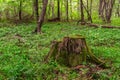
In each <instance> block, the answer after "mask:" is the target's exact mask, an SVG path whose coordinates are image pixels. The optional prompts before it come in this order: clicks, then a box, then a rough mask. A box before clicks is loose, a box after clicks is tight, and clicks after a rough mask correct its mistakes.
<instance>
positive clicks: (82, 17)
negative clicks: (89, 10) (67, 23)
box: [80, 0, 85, 25]
mask: <svg viewBox="0 0 120 80" xmlns="http://www.w3.org/2000/svg"><path fill="white" fill-rule="evenodd" d="M80 8H81V25H83V24H84V22H85V20H84V9H83V0H80Z"/></svg>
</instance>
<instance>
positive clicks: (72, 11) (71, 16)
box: [70, 0, 73, 20]
mask: <svg viewBox="0 0 120 80" xmlns="http://www.w3.org/2000/svg"><path fill="white" fill-rule="evenodd" d="M72 12H73V10H72V0H70V17H71V20H72V17H73V16H72Z"/></svg>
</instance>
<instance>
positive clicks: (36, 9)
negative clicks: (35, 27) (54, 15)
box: [34, 0, 39, 21]
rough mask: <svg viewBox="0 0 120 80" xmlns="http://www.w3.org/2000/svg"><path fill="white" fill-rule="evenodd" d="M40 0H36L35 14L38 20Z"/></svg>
mask: <svg viewBox="0 0 120 80" xmlns="http://www.w3.org/2000/svg"><path fill="white" fill-rule="evenodd" d="M38 9H39V8H38V0H34V11H35V16H36V21H38V19H39V12H38Z"/></svg>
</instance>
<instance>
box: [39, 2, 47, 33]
mask: <svg viewBox="0 0 120 80" xmlns="http://www.w3.org/2000/svg"><path fill="white" fill-rule="evenodd" d="M47 4H48V0H44V1H43V8H42V12H41V15H40V17H39V20H38V25H37V33H41V27H42V23H43V21H44V17H45V14H46V9H47Z"/></svg>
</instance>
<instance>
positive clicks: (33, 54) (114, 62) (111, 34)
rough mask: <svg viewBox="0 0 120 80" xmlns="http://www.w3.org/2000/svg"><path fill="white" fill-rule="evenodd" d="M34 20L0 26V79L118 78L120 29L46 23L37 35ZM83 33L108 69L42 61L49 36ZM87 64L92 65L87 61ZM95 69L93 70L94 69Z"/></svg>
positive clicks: (101, 79) (48, 46)
mask: <svg viewBox="0 0 120 80" xmlns="http://www.w3.org/2000/svg"><path fill="white" fill-rule="evenodd" d="M35 26H36V25H35V24H34V23H31V24H21V25H11V24H9V25H2V26H0V80H7V79H8V80H9V79H10V80H20V79H23V80H54V79H57V78H58V80H73V79H75V80H82V79H83V80H86V79H91V77H92V78H93V79H95V80H119V79H120V29H103V28H90V27H85V26H77V25H75V24H74V23H71V24H70V23H46V24H44V25H43V27H42V31H43V33H42V34H41V35H40V34H39V35H37V34H31V33H32V31H33V30H34V29H35ZM76 34H78V35H83V36H85V37H86V40H87V43H88V44H89V46H90V47H91V49H92V51H93V53H94V54H95V55H96V56H97V57H99V58H101V59H104V60H106V63H107V64H109V65H110V66H111V68H110V69H105V70H104V69H100V70H96V69H93V71H92V72H93V73H91V74H90V76H89V77H88V74H87V73H88V72H90V71H89V70H88V68H85V69H80V70H78V71H75V70H69V69H68V68H66V67H62V66H60V65H58V64H57V63H56V62H54V61H52V60H51V61H49V63H48V64H45V63H43V59H44V57H45V56H46V55H47V53H48V51H49V49H50V43H51V42H52V41H53V40H59V39H61V38H63V37H65V36H68V35H76ZM90 66H91V67H93V68H96V67H94V66H95V65H93V64H90ZM95 70H96V71H95Z"/></svg>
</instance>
